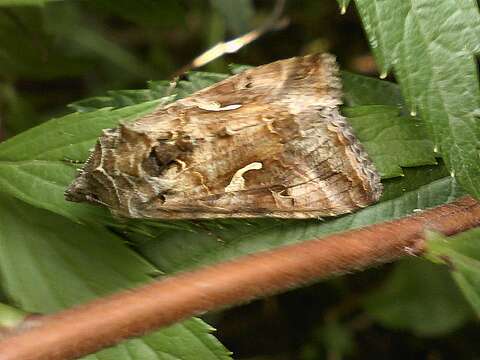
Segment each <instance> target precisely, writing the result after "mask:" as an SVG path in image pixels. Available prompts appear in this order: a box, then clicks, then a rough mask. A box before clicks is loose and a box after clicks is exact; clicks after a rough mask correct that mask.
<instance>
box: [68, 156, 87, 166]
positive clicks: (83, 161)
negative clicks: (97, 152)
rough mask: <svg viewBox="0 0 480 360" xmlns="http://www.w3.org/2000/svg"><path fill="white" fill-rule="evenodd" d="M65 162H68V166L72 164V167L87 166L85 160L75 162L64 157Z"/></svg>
mask: <svg viewBox="0 0 480 360" xmlns="http://www.w3.org/2000/svg"><path fill="white" fill-rule="evenodd" d="M62 161H63V162H66V163H68V164H71V165H84V164H85V160H75V159H70V158H68V157H64V158H63V159H62Z"/></svg>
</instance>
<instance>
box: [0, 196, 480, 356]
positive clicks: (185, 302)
mask: <svg viewBox="0 0 480 360" xmlns="http://www.w3.org/2000/svg"><path fill="white" fill-rule="evenodd" d="M479 225H480V204H479V203H478V202H477V201H476V200H474V199H473V198H471V197H464V198H461V199H459V200H457V201H455V202H453V203H450V204H445V205H442V206H439V207H436V208H434V209H430V210H425V211H423V212H421V213H417V214H415V215H412V216H409V217H406V218H402V219H399V220H394V221H390V222H385V223H381V224H376V225H371V226H368V227H365V228H362V229H358V230H351V231H347V232H344V233H340V234H336V235H331V236H327V237H324V238H322V239H315V240H310V241H304V242H302V243H299V244H295V245H290V246H285V247H281V248H277V249H274V250H270V251H264V252H260V253H256V254H253V255H249V256H244V257H240V258H238V259H235V260H232V261H227V262H223V263H219V264H216V265H213V266H209V267H206V268H202V269H199V270H195V271H192V272H187V273H183V274H179V275H175V276H171V277H168V278H165V279H164V280H161V281H156V282H153V283H151V284H148V285H146V286H143V287H140V288H137V289H134V290H129V291H123V292H120V293H118V294H115V295H113V296H109V297H106V298H102V299H99V300H96V301H93V302H91V303H88V304H86V305H82V306H79V307H77V308H72V309H69V310H66V311H63V312H60V313H58V314H54V315H51V316H45V317H43V318H42V319H40V320H37V323H38V324H37V326H35V327H33V328H30V329H27V330H24V331H22V332H19V333H18V334H15V335H12V336H10V337H8V338H6V339H4V340H3V341H1V342H0V360H18V359H22V360H47V359H48V360H68V359H75V358H78V357H81V356H84V355H86V354H89V353H93V352H95V351H98V350H100V349H102V348H104V347H107V346H111V345H114V344H116V343H118V342H120V341H122V340H124V339H126V338H128V337H133V336H138V335H142V334H145V333H146V332H148V331H151V330H154V329H158V328H160V327H164V326H168V325H171V324H173V323H175V322H177V321H180V320H182V319H185V318H188V317H190V316H193V315H200V314H203V313H205V312H207V311H212V310H218V309H221V308H224V307H227V306H232V305H236V304H241V303H245V302H247V301H250V300H252V299H255V298H259V297H265V296H268V295H271V294H275V293H278V292H282V291H286V290H288V289H291V288H295V287H299V286H301V285H304V284H307V283H312V282H314V281H318V280H319V279H324V278H327V277H331V276H333V275H338V274H342V273H346V272H351V271H356V270H360V269H363V268H365V267H368V266H373V265H377V264H381V263H385V262H390V261H393V260H396V259H398V258H400V257H403V256H412V255H418V254H421V252H422V251H423V249H424V248H425V238H424V232H425V230H433V231H437V232H440V233H443V234H444V235H453V234H456V233H459V232H462V231H465V230H467V229H470V228H473V227H476V226H479Z"/></svg>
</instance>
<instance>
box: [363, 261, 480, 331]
mask: <svg viewBox="0 0 480 360" xmlns="http://www.w3.org/2000/svg"><path fill="white" fill-rule="evenodd" d="M364 306H365V309H366V311H367V312H368V314H369V315H370V316H372V317H373V318H374V319H375V320H377V321H378V322H380V323H381V324H382V325H383V326H386V327H388V328H393V329H402V330H409V331H412V332H414V333H415V334H417V335H420V336H438V335H442V334H446V333H448V332H451V331H453V330H454V329H456V328H458V327H460V326H462V325H463V324H464V323H465V322H466V321H468V320H470V319H471V318H472V312H471V309H470V307H469V306H468V304H467V303H466V301H465V300H464V299H463V297H462V295H461V294H460V292H459V291H458V289H457V288H456V286H455V284H454V283H453V281H452V280H451V278H450V277H449V275H448V272H447V271H446V270H444V269H441V268H439V267H435V266H434V265H432V264H429V263H428V262H426V261H424V260H413V259H412V260H406V261H402V262H401V263H399V264H397V266H396V267H395V269H394V271H393V273H392V274H391V275H390V277H389V278H388V280H387V281H386V283H385V284H384V286H383V287H382V288H380V289H378V290H376V291H372V292H370V293H369V295H368V296H367V297H366V298H365V299H364Z"/></svg>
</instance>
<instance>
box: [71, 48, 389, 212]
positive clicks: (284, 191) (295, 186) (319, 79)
mask: <svg viewBox="0 0 480 360" xmlns="http://www.w3.org/2000/svg"><path fill="white" fill-rule="evenodd" d="M341 96H342V91H341V82H340V78H339V75H338V68H337V66H336V64H335V60H334V58H333V56H331V55H328V54H315V55H308V56H304V57H296V58H291V59H287V60H280V61H277V62H274V63H271V64H266V65H263V66H259V67H257V68H252V69H248V70H246V71H244V72H242V73H240V74H238V75H235V76H232V77H230V78H228V79H226V80H223V81H221V82H219V83H217V84H214V85H213V86H210V87H208V88H206V89H204V90H200V91H198V92H196V93H194V94H193V95H191V96H189V97H187V98H184V99H181V100H178V101H176V102H174V103H171V104H169V105H167V106H165V107H161V108H159V109H157V110H155V111H154V112H153V113H151V114H149V115H147V116H144V117H142V118H140V119H138V120H137V121H135V122H134V123H131V124H124V125H121V126H120V127H118V128H116V129H112V130H106V131H104V133H103V135H102V136H101V137H100V138H99V140H98V143H97V146H96V148H95V150H94V152H93V153H92V155H91V156H90V158H89V159H88V161H87V163H86V165H85V167H84V169H83V172H82V173H81V174H79V176H78V177H77V179H76V180H75V181H74V182H73V183H72V184H71V186H70V187H69V188H68V190H67V199H69V200H72V201H89V202H93V203H97V204H101V205H105V206H108V207H109V208H110V210H111V211H112V212H113V213H114V214H117V215H120V216H125V217H133V218H151V219H200V218H203V219H209V218H220V217H222V218H233V217H237V218H242V217H280V218H314V217H321V216H334V215H339V214H344V213H348V212H351V211H354V210H356V209H358V208H362V207H365V206H367V205H369V204H371V203H372V202H374V201H377V200H378V198H379V197H380V195H381V192H382V185H381V183H380V177H379V175H378V173H377V172H376V170H375V168H374V166H373V164H372V162H371V161H370V160H369V158H368V155H367V154H366V152H365V151H364V150H363V148H362V146H361V144H360V143H359V141H358V140H357V138H356V137H355V135H354V133H353V130H352V129H351V127H350V125H349V124H348V122H347V121H346V119H345V118H343V117H342V116H341V115H340V112H339V108H338V107H339V105H340V104H341Z"/></svg>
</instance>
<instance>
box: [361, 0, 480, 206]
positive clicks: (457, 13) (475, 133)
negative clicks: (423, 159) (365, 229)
mask: <svg viewBox="0 0 480 360" xmlns="http://www.w3.org/2000/svg"><path fill="white" fill-rule="evenodd" d="M356 5H357V8H358V10H359V13H360V15H361V17H362V22H363V24H364V27H365V31H366V33H367V35H368V37H369V41H370V45H371V48H372V51H373V52H374V54H375V57H376V59H377V61H378V64H379V67H380V69H381V72H382V74H383V75H386V74H387V72H388V71H389V70H390V68H393V69H394V71H395V75H396V77H397V79H398V81H399V83H400V85H401V88H402V92H403V94H404V96H405V99H406V101H407V103H408V104H409V106H410V109H411V112H412V113H417V111H418V112H419V113H420V115H421V116H422V119H424V121H425V123H426V124H427V125H428V128H429V130H430V132H431V134H432V136H433V139H434V142H435V145H436V147H437V148H438V151H439V152H440V153H441V154H442V156H443V158H444V159H445V161H446V164H447V167H448V168H449V169H450V170H451V171H452V173H453V174H455V176H457V177H458V179H459V181H460V183H461V184H462V185H463V186H464V187H465V188H466V189H467V190H468V191H469V192H470V193H471V194H473V195H474V196H476V197H480V190H479V189H480V152H479V144H480V125H479V121H478V114H477V112H478V109H479V108H480V89H479V85H478V84H479V81H478V74H477V66H476V63H475V57H474V54H475V53H477V52H478V51H479V48H480V42H479V41H478V34H479V32H480V15H479V12H478V5H477V4H476V2H475V1H471V0H460V1H455V0H442V1H434V0H408V1H405V0H389V1H379V0H356ZM476 114H477V115H476Z"/></svg>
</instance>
